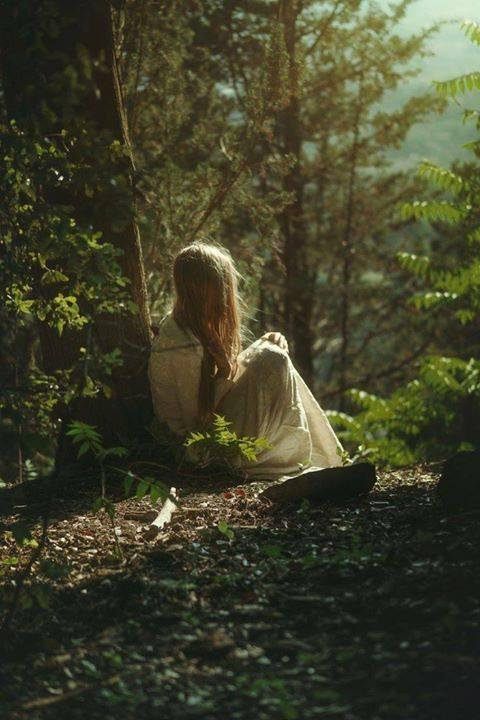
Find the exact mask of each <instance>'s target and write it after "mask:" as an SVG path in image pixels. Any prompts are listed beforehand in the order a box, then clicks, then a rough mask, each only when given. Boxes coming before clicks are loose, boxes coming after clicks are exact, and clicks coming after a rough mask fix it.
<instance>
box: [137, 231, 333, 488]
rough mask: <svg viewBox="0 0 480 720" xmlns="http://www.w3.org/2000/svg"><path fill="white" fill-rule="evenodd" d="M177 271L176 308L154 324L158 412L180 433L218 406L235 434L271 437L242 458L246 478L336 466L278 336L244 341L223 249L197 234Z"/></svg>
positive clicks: (318, 412)
mask: <svg viewBox="0 0 480 720" xmlns="http://www.w3.org/2000/svg"><path fill="white" fill-rule="evenodd" d="M173 280H174V286H175V301H174V307H173V311H172V312H171V313H169V314H168V315H167V316H166V317H165V318H164V319H163V321H162V323H161V325H160V327H159V330H158V334H157V336H156V338H155V340H154V342H153V347H152V353H151V356H150V364H149V373H150V383H151V388H152V396H153V404H154V409H155V413H156V415H157V417H158V418H159V419H160V420H162V421H164V422H166V423H167V424H168V425H169V426H170V428H171V430H173V431H174V432H175V433H177V434H178V435H180V436H183V435H185V434H186V433H188V432H189V431H191V430H193V429H196V428H198V427H200V426H201V425H202V424H204V423H207V422H208V421H209V419H210V418H211V417H212V415H213V413H218V414H220V415H223V416H225V417H226V419H227V420H229V421H230V422H231V423H232V428H233V429H234V430H235V431H236V432H237V434H238V435H239V436H250V437H264V438H267V440H268V441H269V443H270V446H271V447H270V449H266V450H263V451H262V452H261V453H260V454H259V455H258V457H257V461H256V462H255V463H251V462H250V463H248V462H244V463H243V469H244V470H245V472H246V473H247V475H249V476H251V477H258V478H279V477H283V476H288V475H297V476H298V475H299V473H301V472H302V469H303V468H311V469H312V468H317V469H319V468H329V467H335V466H339V465H341V455H342V447H341V445H340V443H339V441H338V439H337V437H336V436H335V433H334V432H333V429H332V427H331V425H330V423H329V421H328V419H327V417H326V415H325V413H324V412H323V410H322V409H321V408H320V406H319V405H318V403H317V401H316V400H315V398H314V397H313V395H312V394H311V392H310V390H309V389H308V388H307V386H306V384H305V383H304V381H303V380H302V378H301V377H300V375H299V374H298V372H297V371H296V369H295V367H294V366H293V364H292V362H291V360H290V357H289V354H288V346H287V342H286V340H285V338H284V337H283V335H281V334H280V333H274V332H270V333H266V334H265V335H263V336H262V337H261V338H260V339H259V340H257V341H256V342H254V343H253V344H251V345H250V346H249V347H247V349H246V350H244V351H242V350H241V313H240V308H239V298H238V290H237V271H236V270H235V267H234V264H233V262H232V259H231V257H230V255H229V253H228V252H227V251H226V250H224V249H222V248H219V247H216V246H214V245H209V244H206V243H203V242H195V243H193V244H192V245H189V246H188V247H185V248H184V249H183V250H181V252H180V253H179V254H178V255H177V256H176V258H175V261H174V266H173ZM308 475H309V479H311V478H312V477H313V474H312V473H311V471H310V472H309V473H308ZM297 487H298V484H297Z"/></svg>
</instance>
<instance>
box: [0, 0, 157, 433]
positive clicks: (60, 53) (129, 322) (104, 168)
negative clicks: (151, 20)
mask: <svg viewBox="0 0 480 720" xmlns="http://www.w3.org/2000/svg"><path fill="white" fill-rule="evenodd" d="M0 20H1V73H2V90H3V95H4V102H5V108H6V113H7V116H8V118H9V120H10V121H14V122H15V126H16V127H17V128H19V129H20V132H21V133H22V134H23V135H26V136H29V137H32V138H35V137H37V138H39V140H40V141H43V140H45V139H46V140H47V141H48V142H49V143H50V144H51V145H52V146H54V147H56V148H59V149H60V150H61V151H62V152H63V153H64V154H65V157H66V158H67V160H68V163H69V168H70V170H71V175H70V176H69V177H68V178H64V177H63V176H61V177H60V178H57V180H58V181H57V182H56V183H54V184H52V183H51V182H50V183H49V182H48V180H47V179H45V184H44V187H43V188H39V193H43V194H44V196H45V193H47V194H48V197H44V198H43V199H44V200H47V201H48V202H50V203H51V204H52V206H53V207H55V205H57V206H58V207H59V208H61V209H62V211H64V210H65V208H67V209H68V210H69V212H70V214H71V217H72V222H73V223H74V224H76V225H77V226H78V227H83V228H87V229H89V230H90V231H93V232H97V233H99V234H101V239H100V244H103V243H105V244H110V245H111V246H112V248H113V251H114V254H116V256H117V260H118V264H119V266H120V269H121V274H122V276H123V278H124V280H123V281H122V282H123V284H125V283H126V288H127V294H126V298H125V299H124V300H122V302H120V303H119V306H118V307H116V308H113V307H111V306H110V307H108V308H107V307H103V306H102V303H101V302H99V303H97V305H96V307H90V308H87V306H88V297H86V298H85V297H83V298H79V303H80V305H81V308H80V309H81V310H85V314H86V316H87V315H88V321H86V327H84V328H83V329H78V328H69V327H68V325H67V327H66V328H65V330H64V329H63V325H62V326H60V327H57V328H55V327H52V326H51V324H50V323H48V322H45V321H40V323H39V332H40V340H41V354H42V362H43V367H44V369H45V371H47V372H48V373H53V372H55V371H57V370H60V369H65V370H66V369H69V368H72V367H74V366H75V365H76V367H77V370H78V368H82V372H84V373H85V368H86V365H87V362H88V360H89V358H94V357H95V355H96V354H97V353H98V354H100V353H101V354H103V355H104V356H107V357H110V359H112V358H114V357H115V358H116V362H112V363H111V372H110V378H109V386H110V387H109V389H108V392H107V394H108V396H109V397H108V398H105V397H103V398H102V397H101V396H100V394H99V393H92V392H91V393H89V394H90V395H91V397H90V398H83V399H81V400H79V401H78V402H77V403H76V404H74V405H73V406H72V409H71V412H74V413H75V415H76V416H77V417H78V416H79V415H80V417H81V418H82V419H84V420H89V421H93V422H94V423H95V424H97V425H98V426H99V429H100V431H101V432H102V433H103V434H104V435H105V436H108V437H112V436H115V435H116V434H118V432H123V433H125V432H129V430H130V431H133V432H135V426H134V425H132V426H131V427H130V428H129V425H130V424H131V423H132V422H133V417H132V410H133V409H134V408H140V407H143V408H144V410H147V409H148V407H149V403H150V399H149V388H148V378H147V374H146V353H147V351H148V348H149V344H150V327H149V312H148V306H147V292H146V286H145V277H144V270H143V263H142V249H141V245H140V238H139V233H138V227H137V222H136V218H135V203H134V168H133V161H132V154H131V150H130V144H129V139H128V130H127V125H126V119H125V112H124V107H123V99H122V89H121V82H120V78H119V73H118V65H117V59H116V55H115V46H114V36H113V24H112V7H111V4H110V2H108V1H107V0H99V1H96V0H82V1H81V2H78V3H68V4H65V3H62V2H59V1H56V0H40V1H39V2H37V3H31V2H28V0H21V1H20V2H13V0H5V1H4V2H3V3H2V7H1V15H0ZM39 255H40V254H39ZM47 255H48V251H47ZM42 262H43V265H44V266H45V265H48V267H50V268H54V267H55V268H57V270H58V272H60V271H61V273H60V275H58V276H57V282H54V283H49V284H48V286H47V287H44V285H43V284H42V283H41V282H40V281H38V282H35V283H34V290H33V294H35V292H36V293H37V294H38V293H40V294H41V295H42V296H43V297H44V299H45V300H50V301H53V300H55V298H58V297H59V295H61V296H62V297H64V293H65V291H67V292H68V294H69V296H72V297H74V298H75V292H76V290H75V287H72V286H71V285H72V283H70V284H69V275H70V273H69V258H68V257H61V256H60V257H59V256H58V253H57V257H48V259H47V260H46V258H45V257H43V256H42ZM43 269H44V268H42V263H40V264H39V265H38V266H37V267H36V269H35V272H36V273H37V275H38V278H39V277H40V274H41V271H43ZM70 269H72V268H70ZM38 278H37V279H38ZM96 278H97V279H96ZM117 280H118V278H117ZM91 281H92V283H95V282H97V283H98V282H100V280H99V279H98V275H97V276H95V275H93V276H92V278H91ZM126 305H128V307H126ZM87 309H88V312H87ZM82 353H83V355H82ZM120 357H121V359H119V358H120ZM82 358H83V360H82V362H81V363H79V360H81V359H82ZM85 374H86V373H85ZM75 379H78V378H76V375H75V373H74V374H73V376H72V381H75ZM135 415H137V416H138V414H137V413H136V411H133V416H135Z"/></svg>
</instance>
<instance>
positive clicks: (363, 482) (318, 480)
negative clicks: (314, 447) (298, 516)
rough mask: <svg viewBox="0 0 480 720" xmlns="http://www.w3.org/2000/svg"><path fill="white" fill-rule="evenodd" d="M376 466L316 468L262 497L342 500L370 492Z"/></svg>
mask: <svg viewBox="0 0 480 720" xmlns="http://www.w3.org/2000/svg"><path fill="white" fill-rule="evenodd" d="M376 480H377V478H376V474H375V465H372V464H371V463H367V462H363V463H354V464H352V465H345V466H343V467H333V468H325V469H324V470H312V471H311V472H305V473H302V475H297V476H296V477H293V478H289V479H288V480H286V481H285V482H283V483H280V484H278V485H272V486H271V487H269V488H267V489H266V490H264V491H263V492H262V493H260V496H259V497H260V498H261V499H262V500H270V501H272V502H275V503H286V502H292V501H293V500H298V499H300V498H307V499H308V500H314V501H316V502H321V501H332V502H342V501H346V500H351V499H353V498H356V497H358V496H359V495H366V494H367V493H369V492H370V490H371V489H372V488H373V486H374V485H375V482H376Z"/></svg>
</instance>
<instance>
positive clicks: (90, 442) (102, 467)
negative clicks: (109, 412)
mask: <svg viewBox="0 0 480 720" xmlns="http://www.w3.org/2000/svg"><path fill="white" fill-rule="evenodd" d="M66 434H67V436H68V437H70V438H71V439H72V442H73V443H74V444H75V445H78V446H79V448H78V453H77V458H81V457H83V456H84V455H88V454H90V455H91V456H92V459H93V461H94V463H95V464H96V465H97V466H98V469H99V475H100V489H101V493H100V495H99V496H98V497H97V498H96V499H95V501H94V503H93V506H92V510H93V512H95V513H96V512H100V511H103V512H105V514H106V515H107V516H108V518H109V521H110V524H111V528H112V534H113V538H114V542H115V554H116V556H117V557H118V558H119V559H122V558H123V553H122V549H121V546H120V543H119V540H118V537H117V534H116V532H115V516H116V510H115V503H114V502H113V501H112V500H111V498H109V497H108V495H107V489H106V483H107V470H109V471H110V472H111V473H112V474H113V475H120V476H122V477H123V478H124V491H125V495H126V496H127V497H128V496H130V495H131V493H132V490H133V487H134V485H135V484H136V488H135V497H136V498H137V499H139V500H140V499H141V498H143V497H145V496H146V495H149V496H150V500H151V501H152V503H156V502H157V501H158V500H159V499H166V498H167V497H168V498H170V499H171V500H172V501H173V502H175V503H176V502H177V499H176V498H174V497H172V496H171V495H170V493H169V490H168V488H167V486H166V485H164V484H163V483H162V482H160V481H158V480H156V479H154V478H153V477H149V476H146V477H145V476H141V475H138V474H136V473H134V472H133V471H132V470H124V469H123V468H119V467H116V466H112V465H106V461H107V460H109V459H110V458H122V457H126V456H127V455H128V449H127V448H126V447H123V446H114V447H109V448H106V447H104V445H103V440H102V437H101V435H100V434H99V432H98V431H97V429H96V428H95V427H94V426H93V425H89V424H88V423H85V422H81V421H79V420H75V421H73V422H71V423H70V425H69V428H68V430H67V433H66ZM152 464H154V463H152Z"/></svg>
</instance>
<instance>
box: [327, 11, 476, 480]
mask: <svg viewBox="0 0 480 720" xmlns="http://www.w3.org/2000/svg"><path fill="white" fill-rule="evenodd" d="M463 29H464V31H465V33H466V35H467V37H469V38H470V39H471V40H472V41H473V42H474V43H475V44H476V45H478V46H480V25H478V24H476V23H473V22H471V21H468V22H465V23H463ZM479 78H480V74H479V73H478V72H477V73H470V74H467V75H462V76H460V77H458V78H455V79H453V80H449V81H447V82H443V83H436V88H437V91H438V92H439V93H440V94H441V95H443V96H447V97H451V98H456V97H458V96H459V95H464V94H465V93H467V92H470V91H473V90H479V89H480V79H479ZM464 119H465V120H471V119H473V120H474V121H475V123H476V128H477V130H480V114H479V113H478V112H477V111H471V110H465V112H464ZM469 147H470V150H471V151H472V152H473V154H474V156H475V159H476V162H475V163H474V164H469V165H468V166H466V167H465V168H463V169H462V168H460V169H458V170H456V171H453V170H449V169H445V168H441V167H438V166H437V165H435V164H433V163H431V162H424V163H422V165H421V166H420V168H419V174H420V176H421V177H423V178H424V179H426V180H428V181H429V182H430V183H432V184H433V185H434V186H435V188H436V189H437V190H438V191H439V192H441V193H442V194H443V197H442V198H441V199H438V198H436V199H435V200H422V201H417V202H413V203H408V204H404V205H403V207H402V215H403V218H404V219H407V220H421V221H426V222H428V223H430V224H431V225H433V226H438V224H440V225H442V224H443V225H444V226H445V225H446V224H448V225H449V226H451V227H453V228H455V229H456V230H457V232H458V236H459V239H460V241H461V242H462V244H463V253H462V258H463V260H462V262H461V263H459V264H456V265H451V266H448V267H447V266H446V261H445V258H444V259H443V260H444V263H445V264H444V265H442V264H440V263H439V262H438V260H437V258H436V257H435V255H432V256H429V255H417V254H412V253H405V252H402V253H400V254H399V256H398V260H399V263H400V265H401V266H402V268H404V269H405V270H407V271H408V272H410V273H411V274H412V275H414V276H415V278H416V279H417V281H418V282H419V283H421V284H422V285H423V287H422V289H420V290H419V291H418V292H416V293H415V294H414V295H413V297H412V298H411V301H410V302H411V305H412V306H413V307H414V308H415V310H416V311H422V312H424V313H426V314H431V313H433V312H437V313H440V312H443V313H448V314H450V315H451V316H452V317H453V319H454V321H455V323H456V324H457V326H466V327H470V328H471V335H472V338H473V340H472V344H471V348H468V349H467V353H468V350H470V351H471V352H472V355H473V350H474V348H475V347H476V348H477V349H478V317H479V313H480V253H479V244H480V224H479V212H480V203H479V200H480V166H479V164H478V159H479V158H480V140H477V141H475V142H473V143H470V145H469ZM436 317H439V315H438V314H437V316H436ZM475 335H476V337H477V341H476V344H475V340H474V338H475ZM462 351H463V348H458V349H456V352H457V354H458V355H457V356H451V357H445V356H442V355H440V354H436V355H430V356H428V357H426V358H422V359H421V360H420V361H419V367H418V374H417V377H415V378H414V379H413V380H411V381H410V382H409V383H408V384H407V385H405V386H403V387H400V388H398V389H397V390H396V391H395V392H394V393H393V394H392V395H391V396H390V397H388V398H382V397H379V396H376V395H373V394H370V393H366V392H363V391H360V390H351V391H350V393H349V395H350V398H351V400H353V402H354V403H355V405H357V406H358V407H359V408H360V412H359V413H358V414H357V415H355V416H351V415H347V414H345V413H340V412H332V413H330V417H331V419H332V421H333V422H334V423H335V425H336V427H337V428H338V429H339V430H340V433H341V435H342V438H343V439H344V441H345V442H347V443H351V444H352V445H358V446H359V450H358V452H359V454H360V455H366V454H368V455H370V456H371V457H372V458H373V459H374V460H376V461H378V462H383V463H387V464H390V465H397V466H399V465H404V464H409V463H413V462H416V461H418V460H422V459H425V458H427V459H430V458H440V457H445V456H446V455H448V454H451V453H453V452H455V451H458V450H464V449H472V448H474V447H478V442H479V440H478V438H479V437H480V361H479V360H477V359H476V357H474V356H471V357H469V356H468V354H467V353H465V352H463V354H462Z"/></svg>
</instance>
